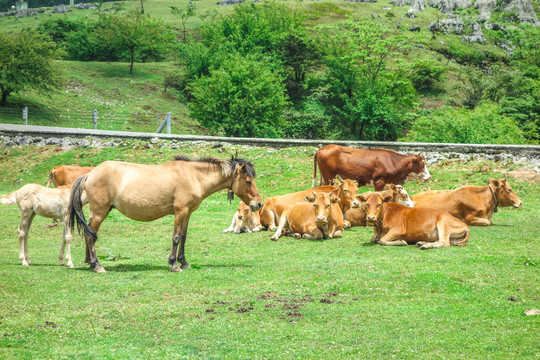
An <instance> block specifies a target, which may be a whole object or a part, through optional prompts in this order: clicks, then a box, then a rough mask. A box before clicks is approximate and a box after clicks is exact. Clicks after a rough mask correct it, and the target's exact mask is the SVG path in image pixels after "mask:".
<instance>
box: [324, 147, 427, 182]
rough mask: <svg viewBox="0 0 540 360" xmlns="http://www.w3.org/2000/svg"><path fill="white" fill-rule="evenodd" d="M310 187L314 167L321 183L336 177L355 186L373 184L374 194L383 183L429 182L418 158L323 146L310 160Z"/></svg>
mask: <svg viewBox="0 0 540 360" xmlns="http://www.w3.org/2000/svg"><path fill="white" fill-rule="evenodd" d="M313 162H314V174H313V187H315V185H316V183H317V164H318V165H319V169H320V171H321V184H330V183H331V182H332V180H333V179H334V178H335V177H336V176H337V175H339V176H341V177H342V178H343V179H352V180H356V181H357V182H358V185H359V186H363V185H367V184H370V183H373V186H374V187H375V190H376V191H381V190H383V188H384V185H385V184H396V185H403V184H404V183H405V182H406V181H408V180H429V179H430V177H431V176H430V175H429V171H428V169H427V167H426V163H425V162H424V157H423V156H421V155H402V154H398V153H397V152H395V151H392V150H386V149H353V148H348V147H344V146H339V145H333V144H332V145H327V146H325V147H323V148H321V149H319V151H317V153H316V154H315V157H314V161H313Z"/></svg>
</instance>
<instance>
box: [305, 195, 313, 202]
mask: <svg viewBox="0 0 540 360" xmlns="http://www.w3.org/2000/svg"><path fill="white" fill-rule="evenodd" d="M304 200H305V201H307V202H310V203H312V202H315V197H311V196H306V197H305V198H304Z"/></svg>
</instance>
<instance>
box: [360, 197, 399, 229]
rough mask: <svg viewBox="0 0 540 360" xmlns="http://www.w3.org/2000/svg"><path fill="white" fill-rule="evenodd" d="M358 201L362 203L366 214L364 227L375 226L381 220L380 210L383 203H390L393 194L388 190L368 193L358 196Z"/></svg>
mask: <svg viewBox="0 0 540 360" xmlns="http://www.w3.org/2000/svg"><path fill="white" fill-rule="evenodd" d="M358 199H359V200H360V201H362V202H363V204H362V206H365V212H366V225H367V226H376V225H377V224H379V222H380V221H381V220H382V208H383V203H384V202H390V201H392V199H393V194H392V192H391V191H389V190H385V191H381V192H369V193H365V194H361V195H358Z"/></svg>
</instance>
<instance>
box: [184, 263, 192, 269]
mask: <svg viewBox="0 0 540 360" xmlns="http://www.w3.org/2000/svg"><path fill="white" fill-rule="evenodd" d="M186 269H191V265H189V264H184V265H182V270H186Z"/></svg>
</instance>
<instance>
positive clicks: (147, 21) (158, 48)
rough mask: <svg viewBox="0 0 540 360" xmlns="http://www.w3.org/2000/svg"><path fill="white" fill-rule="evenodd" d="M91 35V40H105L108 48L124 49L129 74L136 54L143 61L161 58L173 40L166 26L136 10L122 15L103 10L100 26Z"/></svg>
mask: <svg viewBox="0 0 540 360" xmlns="http://www.w3.org/2000/svg"><path fill="white" fill-rule="evenodd" d="M92 38H93V41H92V42H93V43H99V44H107V48H108V49H114V51H115V52H117V51H120V52H126V53H127V56H128V59H129V62H130V65H129V73H130V74H132V73H133V63H134V62H135V59H136V57H137V56H139V57H140V58H141V60H143V61H144V60H145V59H148V58H154V59H156V60H160V59H162V58H163V55H164V53H165V52H167V51H168V47H169V46H170V45H171V44H173V42H174V41H175V37H174V33H173V32H172V31H171V29H170V28H169V27H167V26H165V25H163V24H162V23H161V22H160V21H159V20H157V19H155V18H152V17H150V16H148V15H144V14H142V13H141V12H139V11H136V10H135V11H130V12H128V13H125V14H122V15H106V14H102V15H101V26H100V27H98V28H97V29H96V30H95V31H94V32H93V34H92Z"/></svg>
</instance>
